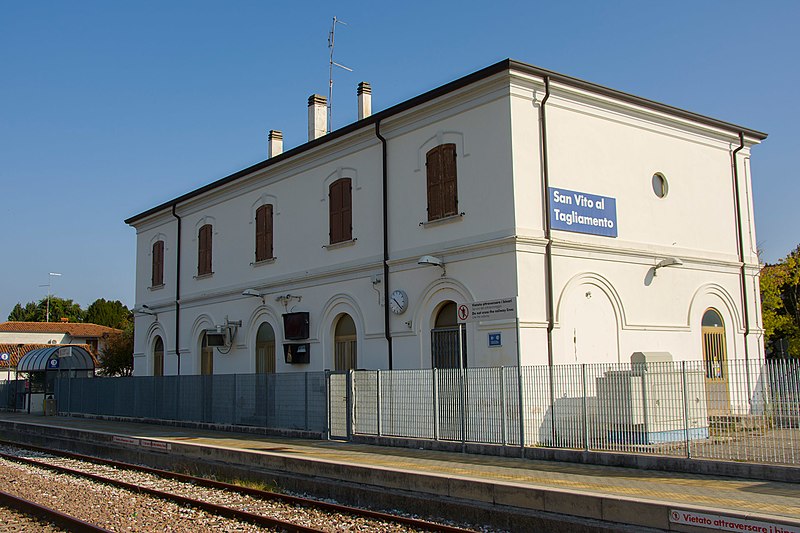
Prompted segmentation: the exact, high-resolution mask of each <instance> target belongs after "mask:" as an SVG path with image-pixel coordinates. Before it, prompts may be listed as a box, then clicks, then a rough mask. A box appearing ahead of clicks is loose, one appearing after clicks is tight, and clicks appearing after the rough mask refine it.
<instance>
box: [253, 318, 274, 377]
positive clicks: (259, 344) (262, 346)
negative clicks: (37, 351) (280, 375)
mask: <svg viewBox="0 0 800 533" xmlns="http://www.w3.org/2000/svg"><path fill="white" fill-rule="evenodd" d="M274 373H275V330H273V329H272V326H271V325H270V324H269V322H264V323H263V324H261V325H260V326H259V327H258V333H256V374H274Z"/></svg>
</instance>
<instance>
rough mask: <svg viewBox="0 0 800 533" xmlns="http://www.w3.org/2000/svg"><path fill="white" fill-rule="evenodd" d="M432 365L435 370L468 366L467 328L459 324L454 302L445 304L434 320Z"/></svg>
mask: <svg viewBox="0 0 800 533" xmlns="http://www.w3.org/2000/svg"><path fill="white" fill-rule="evenodd" d="M459 332H461V336H460V342H459ZM431 365H432V366H433V367H434V368H461V367H464V368H466V366H467V328H466V327H465V324H459V323H458V315H457V306H456V303H455V302H453V301H446V302H444V304H443V305H441V306H440V307H439V310H438V311H437V313H436V317H435V318H434V320H433V329H432V330H431Z"/></svg>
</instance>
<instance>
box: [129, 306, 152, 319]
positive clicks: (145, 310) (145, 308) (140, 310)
mask: <svg viewBox="0 0 800 533" xmlns="http://www.w3.org/2000/svg"><path fill="white" fill-rule="evenodd" d="M133 311H134V312H135V313H139V314H142V315H150V316H154V317H156V320H158V313H156V312H155V311H153V310H152V309H150V306H149V305H142V306H141V307H136V308H134V310H133Z"/></svg>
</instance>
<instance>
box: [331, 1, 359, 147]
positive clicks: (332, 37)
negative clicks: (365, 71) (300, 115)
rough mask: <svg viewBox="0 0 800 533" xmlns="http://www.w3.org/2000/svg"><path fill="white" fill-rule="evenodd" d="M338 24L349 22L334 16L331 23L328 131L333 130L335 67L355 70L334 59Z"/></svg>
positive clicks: (350, 70)
mask: <svg viewBox="0 0 800 533" xmlns="http://www.w3.org/2000/svg"><path fill="white" fill-rule="evenodd" d="M336 24H344V25H345V26H347V23H346V22H344V21H342V20H339V19H337V18H336V17H333V22H332V23H331V31H330V32H329V33H328V49H329V50H330V51H331V58H330V62H329V68H328V133H330V132H331V110H332V109H333V67H334V66H336V67H339V68H342V69H344V70H346V71H348V72H353V69H351V68H348V67H346V66H344V65H340V64H339V63H337V62H336V61H334V60H333V45H334V36H335V34H336Z"/></svg>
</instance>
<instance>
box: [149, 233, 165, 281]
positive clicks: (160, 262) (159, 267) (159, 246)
mask: <svg viewBox="0 0 800 533" xmlns="http://www.w3.org/2000/svg"><path fill="white" fill-rule="evenodd" d="M151 283H152V285H151V286H152V287H160V286H161V285H163V284H164V241H156V242H155V243H154V244H153V276H152V279H151Z"/></svg>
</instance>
